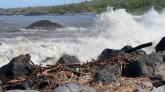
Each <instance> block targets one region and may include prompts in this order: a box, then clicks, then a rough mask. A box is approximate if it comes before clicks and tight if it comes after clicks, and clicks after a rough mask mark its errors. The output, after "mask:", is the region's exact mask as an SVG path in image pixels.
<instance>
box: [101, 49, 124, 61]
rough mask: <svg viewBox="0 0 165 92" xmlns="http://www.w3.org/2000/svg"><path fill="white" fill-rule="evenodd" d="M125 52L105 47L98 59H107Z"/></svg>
mask: <svg viewBox="0 0 165 92" xmlns="http://www.w3.org/2000/svg"><path fill="white" fill-rule="evenodd" d="M125 54H126V53H125V52H124V51H122V50H113V49H108V48H107V49H105V50H103V52H102V53H101V55H100V56H99V58H98V59H109V58H111V57H116V56H123V55H125Z"/></svg>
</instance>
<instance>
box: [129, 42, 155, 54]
mask: <svg viewBox="0 0 165 92" xmlns="http://www.w3.org/2000/svg"><path fill="white" fill-rule="evenodd" d="M149 46H152V42H150V43H145V44H141V45H139V46H137V47H134V48H132V49H129V50H127V51H126V52H127V53H131V52H133V51H136V50H139V49H142V48H145V47H149Z"/></svg>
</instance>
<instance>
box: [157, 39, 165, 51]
mask: <svg viewBox="0 0 165 92" xmlns="http://www.w3.org/2000/svg"><path fill="white" fill-rule="evenodd" d="M155 50H156V52H159V51H164V50H165V37H163V38H162V39H161V40H160V42H159V43H158V44H157V45H156V47H155Z"/></svg>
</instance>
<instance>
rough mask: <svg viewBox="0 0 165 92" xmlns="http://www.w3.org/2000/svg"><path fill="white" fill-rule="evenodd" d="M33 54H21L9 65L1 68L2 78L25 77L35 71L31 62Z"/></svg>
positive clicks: (0, 76) (0, 75)
mask: <svg viewBox="0 0 165 92" xmlns="http://www.w3.org/2000/svg"><path fill="white" fill-rule="evenodd" d="M30 58H31V56H30V55H29V54H26V55H20V56H18V57H15V58H13V59H12V60H11V61H10V62H9V63H8V64H7V65H4V66H2V67H1V68H0V78H1V79H3V80H2V81H6V80H8V79H9V80H11V79H15V78H16V77H25V76H28V75H30V74H31V73H32V72H33V71H34V68H33V65H31V64H30V63H29V61H30Z"/></svg>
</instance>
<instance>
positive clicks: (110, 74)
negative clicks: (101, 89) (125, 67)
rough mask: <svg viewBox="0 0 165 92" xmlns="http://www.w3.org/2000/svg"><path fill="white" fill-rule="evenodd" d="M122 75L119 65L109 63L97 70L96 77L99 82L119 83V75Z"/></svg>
mask: <svg viewBox="0 0 165 92" xmlns="http://www.w3.org/2000/svg"><path fill="white" fill-rule="evenodd" d="M120 75H121V69H120V66H118V65H107V66H105V67H103V68H102V69H100V70H99V71H97V72H96V74H95V75H94V78H95V79H96V80H97V81H98V82H103V83H109V84H117V83H119V76H120Z"/></svg>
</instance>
